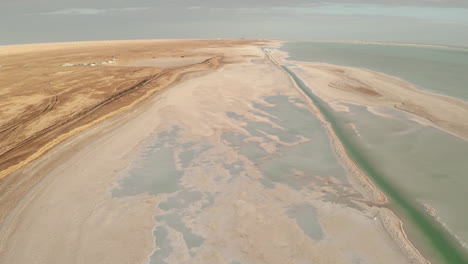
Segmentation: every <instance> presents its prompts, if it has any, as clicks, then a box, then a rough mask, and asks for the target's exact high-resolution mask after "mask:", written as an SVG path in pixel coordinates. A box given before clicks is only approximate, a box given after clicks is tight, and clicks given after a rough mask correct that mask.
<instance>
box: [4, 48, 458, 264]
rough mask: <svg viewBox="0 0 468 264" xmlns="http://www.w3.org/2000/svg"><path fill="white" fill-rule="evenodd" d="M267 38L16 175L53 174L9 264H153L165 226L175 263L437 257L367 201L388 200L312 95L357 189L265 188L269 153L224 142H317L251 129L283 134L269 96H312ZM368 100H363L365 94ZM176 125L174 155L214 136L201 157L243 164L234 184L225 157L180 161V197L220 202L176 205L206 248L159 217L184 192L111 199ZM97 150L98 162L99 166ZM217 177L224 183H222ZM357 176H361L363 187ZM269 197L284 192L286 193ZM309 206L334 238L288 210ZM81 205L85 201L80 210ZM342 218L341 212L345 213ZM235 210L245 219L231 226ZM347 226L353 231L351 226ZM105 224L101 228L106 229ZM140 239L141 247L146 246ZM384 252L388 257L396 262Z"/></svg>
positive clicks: (32, 192)
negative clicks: (254, 127) (265, 47)
mask: <svg viewBox="0 0 468 264" xmlns="http://www.w3.org/2000/svg"><path fill="white" fill-rule="evenodd" d="M257 45H258V44H257ZM257 45H254V44H251V45H247V44H242V45H239V46H237V47H236V46H235V45H234V46H233V47H230V49H229V50H225V49H222V47H205V48H204V49H205V51H204V52H205V53H211V54H223V53H224V54H223V58H224V59H223V60H221V61H218V62H219V63H221V65H220V66H217V63H215V66H212V67H201V68H199V69H197V70H198V71H201V73H196V74H194V73H188V74H186V75H185V77H181V78H182V81H181V82H177V83H176V82H175V80H178V79H180V77H175V76H179V75H177V74H176V75H172V77H171V78H173V79H171V78H170V79H169V80H168V81H167V83H168V84H171V88H170V89H165V90H164V91H162V92H158V93H157V94H156V95H155V92H148V93H147V94H146V95H145V96H143V97H140V99H138V100H135V101H134V103H132V104H130V105H128V106H127V107H126V108H121V110H119V112H116V113H114V114H112V116H113V117H112V118H104V117H103V119H96V121H95V122H96V123H98V122H99V124H97V125H93V126H91V125H90V126H88V127H86V128H87V129H86V130H84V127H82V128H81V129H80V130H79V131H78V132H80V133H74V132H77V131H73V135H72V134H69V135H68V136H66V137H65V138H61V141H60V142H62V143H60V144H58V143H59V142H57V144H55V145H54V148H49V149H51V150H50V151H49V152H47V153H46V154H45V155H43V156H41V157H39V158H38V157H35V158H37V159H35V160H34V161H32V160H31V161H32V162H31V163H29V164H28V165H26V166H24V168H23V169H21V170H19V171H17V172H15V173H14V174H12V175H11V176H18V177H21V174H23V176H22V177H23V179H24V178H27V177H25V176H24V175H40V174H42V175H43V176H44V178H43V179H42V180H40V181H38V182H37V183H34V184H31V185H27V184H26V185H25V186H23V188H25V190H23V191H21V192H22V193H23V194H22V195H21V196H18V201H19V203H18V206H15V208H14V209H13V211H12V212H11V213H9V214H8V216H7V218H5V220H4V221H3V222H2V227H1V228H0V235H1V240H0V245H1V248H2V249H3V250H2V251H0V260H2V261H6V262H5V263H7V262H8V263H30V262H31V261H36V263H63V262H67V263H90V262H91V263H95V262H96V261H99V262H100V263H128V262H131V263H145V262H148V263H151V259H152V257H153V258H154V256H155V254H159V253H158V252H159V251H158V250H159V249H158V248H160V247H159V246H158V243H160V241H159V240H158V239H157V238H155V236H154V235H153V231H154V232H156V231H158V230H164V229H165V230H166V231H167V230H168V231H167V232H168V233H167V236H168V237H169V239H170V241H171V242H170V247H172V248H173V250H174V251H175V252H177V254H173V255H170V256H168V257H167V259H166V260H169V261H170V262H169V263H207V262H208V263H219V261H227V260H229V259H231V260H234V259H236V260H242V261H247V262H252V261H266V262H268V263H287V261H288V258H289V260H291V259H295V260H298V261H299V260H300V261H319V262H320V261H332V262H333V263H349V261H351V260H352V259H353V255H352V254H357V255H359V257H360V258H363V259H366V260H368V261H371V262H372V261H373V262H374V263H375V261H379V263H384V262H385V261H386V262H387V263H396V262H397V263H404V262H405V261H407V262H408V263H427V261H426V260H425V259H424V258H423V257H422V256H421V255H420V254H419V252H418V251H417V250H416V249H415V248H414V247H413V246H412V245H411V243H409V242H408V240H407V238H406V235H405V234H404V231H403V230H402V227H401V225H402V224H401V222H400V220H399V219H398V218H397V217H396V216H395V215H394V214H393V213H392V212H391V211H389V210H388V209H384V208H376V207H369V206H367V205H366V203H365V202H364V203H360V202H359V201H360V200H361V201H367V202H368V203H369V202H370V203H371V202H381V203H383V202H385V201H386V197H385V195H384V194H383V193H382V192H381V191H380V190H379V189H377V188H376V187H375V185H374V184H373V183H372V182H371V181H370V180H369V179H368V178H367V177H365V175H364V174H363V173H362V172H361V171H360V170H359V168H358V167H357V166H356V165H355V164H354V163H353V162H352V161H351V160H350V159H349V157H347V156H346V154H345V151H344V148H343V145H342V144H341V143H340V141H339V140H338V138H337V137H336V135H335V134H334V132H333V130H332V128H331V127H330V124H328V123H327V122H326V120H325V119H324V117H323V116H322V115H321V114H320V111H319V110H318V109H317V108H316V107H315V106H314V105H313V104H310V102H309V104H307V106H304V105H303V103H297V102H296V104H298V105H299V109H301V107H302V108H304V107H305V108H310V107H311V108H312V110H313V112H314V113H315V115H316V117H317V118H318V119H319V120H320V122H321V123H322V124H323V125H324V126H325V127H326V130H327V132H328V134H329V136H330V138H331V141H332V144H331V146H332V148H333V150H334V152H335V153H336V155H337V156H338V157H339V159H340V160H341V163H343V164H345V165H346V167H347V170H349V171H351V175H349V178H350V179H351V184H352V187H343V186H347V185H346V184H345V183H341V181H342V180H332V181H331V182H335V183H334V184H331V185H328V184H326V185H323V186H322V185H321V184H322V183H321V180H319V181H317V182H313V183H308V185H307V186H310V188H306V189H302V190H300V191H297V190H295V189H294V188H289V187H287V185H282V184H278V183H275V184H274V187H273V188H271V187H270V188H266V187H265V186H264V185H263V184H262V183H260V182H259V179H262V178H264V177H265V175H262V171H261V170H259V168H258V165H257V163H259V162H263V160H258V161H254V160H251V158H247V157H245V155H246V154H242V153H239V152H238V148H236V147H231V146H230V145H229V144H226V143H225V142H226V139H225V138H223V137H224V136H225V135H226V134H225V133H226V132H229V131H237V132H238V133H239V135H245V136H246V137H247V139H246V141H247V142H250V144H257V143H256V142H258V144H259V146H260V148H261V149H262V148H263V149H264V151H265V153H269V152H271V153H275V152H277V151H278V150H279V149H281V148H286V147H294V146H296V145H298V146H299V145H300V144H303V142H307V140H306V141H304V140H303V139H301V140H298V141H295V142H293V143H287V142H283V140H281V139H280V138H281V134H278V135H275V134H270V133H272V132H268V131H266V130H262V133H263V134H262V133H260V135H253V132H252V131H249V130H247V127H246V124H249V122H254V123H255V122H256V123H258V122H263V123H264V124H268V125H270V126H272V127H278V128H281V129H284V128H283V126H285V125H284V124H282V123H280V121H279V120H280V119H279V118H276V117H275V116H274V114H272V113H269V112H266V110H265V109H266V108H265V107H273V106H272V105H274V104H273V103H271V102H268V103H267V102H266V101H265V100H266V99H265V98H274V97H275V96H279V95H281V96H284V97H285V98H288V100H289V101H294V100H302V99H303V98H304V96H303V95H301V94H300V93H298V91H297V89H296V88H297V87H293V86H294V85H293V84H294V82H293V81H292V80H291V79H290V77H289V75H286V74H285V73H284V72H282V71H281V70H280V69H278V67H277V65H275V64H273V63H270V62H269V60H268V58H265V57H264V54H263V52H262V51H261V50H260V49H259V47H258V46H257ZM269 45H278V43H277V42H272V43H269ZM201 50H203V48H202V49H201ZM189 71H190V72H192V71H193V69H189ZM259 76H262V77H259ZM252 87H255V89H251V88H252ZM337 94H338V93H337ZM431 98H432V97H431ZM367 99H368V98H366V97H365V96H361V97H358V98H357V99H356V101H357V102H358V100H367ZM143 100H145V101H143ZM288 100H286V101H288ZM428 100H429V99H428ZM137 103H138V106H136V105H137ZM385 103H387V102H385ZM391 103H392V102H391ZM391 103H389V104H391ZM258 104H259V105H264V106H262V107H263V108H258V107H256V106H255V105H258ZM382 104H383V103H382ZM135 106H136V107H135ZM291 107H293V106H291ZM294 107H297V106H294ZM292 109H295V108H292ZM232 112H235V113H236V114H235V115H233V116H243V118H245V120H237V119H236V118H238V117H236V118H228V117H226V115H227V114H226V113H232ZM117 113H118V114H117ZM104 119H106V120H104ZM173 125H175V126H179V127H180V129H181V131H182V132H181V133H182V135H181V136H180V138H179V137H177V138H176V139H175V140H176V141H175V143H171V144H175V145H174V146H172V147H173V148H174V149H175V151H181V150H179V149H178V148H180V147H181V146H182V145H183V144H182V143H186V142H189V140H191V141H193V142H199V141H200V142H201V141H202V140H203V142H207V144H208V145H209V146H210V148H209V151H207V152H206V153H205V152H203V153H201V154H200V155H201V157H202V158H203V159H205V160H216V159H215V157H219V156H221V157H224V159H226V160H230V161H232V162H237V161H242V163H243V164H244V167H243V170H244V172H243V173H241V176H239V177H238V178H236V179H235V180H232V179H227V178H226V180H224V179H223V177H224V176H226V177H227V176H229V172H227V171H228V170H227V169H225V168H220V167H219V164H208V165H207V164H206V163H200V164H197V163H194V164H195V165H193V166H192V167H189V168H188V169H186V168H185V169H184V167H183V166H182V165H181V161H180V160H179V159H180V158H177V159H176V162H175V166H176V168H177V170H180V171H184V173H185V174H183V175H184V176H182V178H181V180H180V183H179V184H180V185H181V186H182V187H183V188H182V189H181V190H180V191H179V192H181V193H183V192H184V191H187V190H197V191H198V192H200V193H202V195H203V196H206V197H211V196H213V197H214V198H213V199H214V202H213V204H212V205H210V207H209V209H204V210H209V211H206V212H204V211H203V210H202V211H200V212H199V213H197V214H195V215H192V216H191V218H190V220H187V219H186V217H182V216H183V215H186V214H188V213H190V212H194V211H197V210H200V208H199V206H200V204H199V203H198V202H195V203H193V204H190V205H189V206H188V207H187V208H186V209H177V210H181V216H180V218H181V219H182V220H181V221H183V225H185V227H186V228H189V229H192V230H198V231H197V232H198V233H197V234H198V235H199V236H201V237H203V238H204V239H205V241H204V243H203V244H202V245H203V246H200V247H199V248H197V247H195V249H193V248H190V246H189V245H188V244H187V243H188V242H187V241H185V237H184V235H185V236H186V235H187V234H185V233H184V232H183V231H180V230H178V229H177V228H176V227H174V226H170V225H167V224H165V222H164V221H163V220H158V216H161V215H164V214H163V213H164V212H163V210H162V209H160V207H161V203H162V202H163V201H164V200H165V199H166V200H167V199H170V198H171V197H176V196H177V194H178V193H177V192H174V193H169V194H164V193H163V194H157V195H152V194H149V193H147V192H146V193H140V194H138V195H133V196H123V197H121V198H116V197H114V196H112V190H115V188H116V186H120V185H121V184H122V179H125V177H128V176H119V177H118V175H117V173H116V172H119V171H120V172H122V171H126V170H129V168H132V166H134V165H132V162H133V161H135V160H137V159H138V157H139V156H141V155H142V154H141V153H142V151H143V150H142V147H143V146H144V144H150V143H144V142H146V141H148V140H149V139H150V138H151V137H155V136H156V138H158V136H157V135H160V133H163V132H164V131H167V129H169V128H170V127H171V126H173ZM442 125H443V124H442ZM442 125H440V126H442ZM449 128H450V129H452V128H451V127H449ZM447 129H448V128H447ZM261 135H264V136H261ZM158 140H162V139H158ZM143 143H144V144H143ZM164 144H169V143H167V142H166V143H164ZM197 144H198V143H197ZM231 144H232V143H231ZM177 153H178V152H177ZM179 154H180V153H179ZM174 155H175V154H174ZM204 155H205V156H204ZM265 155H267V154H265ZM94 157H98V161H96V160H95V158H94ZM140 159H141V158H140ZM200 159H201V158H200ZM226 173H227V174H226ZM306 173H307V172H306ZM303 174H304V172H302V174H301V172H296V174H295V177H299V178H300V177H301V175H302V176H303ZM353 174H354V175H353ZM5 175H6V174H5ZM220 175H221V176H220ZM223 175H224V176H223ZM122 177H123V178H122ZM217 177H221V179H220V180H215V179H217ZM353 177H354V178H355V179H357V182H356V181H354V182H353V180H352V179H353ZM8 179H9V178H7V180H8ZM10 179H11V178H10ZM232 181H233V182H232ZM360 185H361V187H360ZM19 186H21V185H19ZM184 188H185V189H184ZM335 188H336V190H335ZM340 188H345V189H347V190H349V191H350V192H352V193H353V195H362V198H358V199H352V202H351V203H358V204H359V207H360V209H359V210H357V209H355V208H353V207H348V206H343V205H340V204H334V203H330V202H326V201H325V200H324V198H323V197H322V194H323V193H327V192H330V193H333V194H336V193H337V192H338V191H337V190H338V189H340ZM354 189H355V190H354ZM353 190H354V191H353ZM14 191H15V190H14ZM18 191H20V190H18ZM356 191H357V192H356ZM268 197H275V198H276V200H270V199H267V198H268ZM2 198H3V199H6V198H8V196H3V197H0V201H1V202H2V204H3V203H4V202H5V201H4V200H1V199H2ZM304 202H309V203H310V206H313V207H314V208H316V209H315V210H317V211H318V213H317V215H318V216H317V217H318V218H319V219H320V220H318V223H317V226H318V227H315V228H319V229H321V230H322V232H323V233H325V235H326V236H327V239H325V240H322V239H313V238H310V237H308V235H306V234H305V233H306V232H305V231H304V230H302V229H301V228H302V227H301V228H300V225H299V223H300V222H297V221H299V220H297V219H296V220H295V221H296V222H297V224H296V222H294V221H293V220H291V216H287V215H285V214H284V212H283V211H284V208H289V207H290V206H292V208H302V207H300V205H301V204H302V203H304ZM71 204H72V205H75V208H70V205H71ZM155 205H159V207H155ZM44 207H45V208H48V210H46V211H42V209H41V208H44ZM171 210H172V211H170V212H176V213H177V212H178V211H177V210H176V209H171ZM289 210H292V209H291V208H290V209H289ZM295 210H299V209H295ZM301 210H302V209H301ZM197 212H198V211H197ZM2 213H5V211H3V212H2ZM335 214H338V215H340V218H336V217H334V215H335ZM68 215H70V216H73V221H70V222H63V221H62V219H61V217H60V216H68ZM226 215H229V217H230V218H231V219H235V220H236V221H234V222H232V221H230V220H229V218H226V217H225V216H226ZM374 215H378V216H379V218H380V221H375V220H374V217H375V216H374ZM116 217H117V218H116ZM116 219H117V220H116ZM347 221H348V222H347ZM128 223H131V224H130V225H129V224H128ZM298 225H299V226H298ZM347 225H349V227H347V228H344V229H343V226H347ZM47 226H49V227H51V226H52V227H54V229H50V228H47ZM158 228H163V229H158ZM353 228H354V229H355V230H353ZM96 230H102V231H100V232H97V233H96ZM356 230H362V231H364V230H365V234H366V236H364V237H363V238H360V237H359V235H362V234H363V233H360V232H359V231H356ZM94 233H95V234H94ZM63 234H66V235H63ZM130 234H131V235H130ZM210 234H212V235H210ZM350 234H352V237H354V239H355V241H354V242H353V244H352V245H351V244H349V243H347V242H346V237H348V236H349V235H350ZM227 237H229V238H232V239H227ZM155 239H156V241H155ZM366 240H368V241H366ZM44 241H47V243H44ZM133 241H142V242H141V243H140V244H137V243H134V242H133ZM184 241H185V242H184ZM271 241H276V242H275V243H271ZM395 242H396V243H395ZM18 245H22V246H21V247H18ZM287 245H295V246H294V247H295V249H294V252H292V253H291V250H292V248H288V247H287ZM51 247H54V250H55V249H57V248H59V249H60V250H59V251H60V252H61V253H60V254H55V255H54V254H48V253H47V252H48V250H50V248H51ZM343 250H345V253H343V252H342V251H343ZM401 251H403V253H402V252H401ZM24 252H31V253H32V254H29V255H28V254H24ZM109 252H112V253H113V254H108V253H109ZM324 252H325V254H323V253H324ZM337 252H340V253H339V254H338V253H337ZM195 253H196V257H193V258H192V257H191V255H192V254H195ZM290 254H292V255H290ZM36 256H38V257H37V258H35V257H36ZM381 256H386V259H382V258H381Z"/></svg>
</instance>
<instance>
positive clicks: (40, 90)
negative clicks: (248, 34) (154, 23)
mask: <svg viewBox="0 0 468 264" xmlns="http://www.w3.org/2000/svg"><path fill="white" fill-rule="evenodd" d="M247 42H248V41H235V40H233V41H203V40H199V41H197V40H195V41H170V40H166V41H121V42H120V41H117V42H90V43H87V42H84V43H60V44H38V45H18V46H4V47H1V48H0V61H1V63H2V68H0V96H1V98H2V100H1V102H0V138H1V139H2V140H1V141H0V179H2V178H4V177H5V176H8V175H9V174H11V173H12V172H14V171H15V170H17V169H19V168H21V167H22V166H24V165H25V164H27V163H28V162H30V161H32V160H34V159H36V158H37V157H39V156H40V155H42V154H43V153H44V152H46V151H48V150H49V149H51V148H52V147H53V146H55V145H57V144H58V143H60V142H61V141H63V140H64V139H66V138H68V137H70V136H71V135H73V134H75V133H77V132H80V131H82V130H83V129H86V128H87V127H89V126H90V125H92V124H94V123H96V122H99V121H101V120H103V119H105V118H107V117H109V116H112V115H114V114H116V113H118V112H119V111H122V110H125V109H128V108H130V107H131V106H132V105H133V104H135V103H137V102H139V101H141V100H142V99H144V98H146V97H148V96H150V95H151V94H153V93H155V92H157V91H159V90H160V89H162V88H164V87H167V86H168V85H170V84H171V83H174V82H175V81H176V80H178V79H180V77H181V75H182V74H185V73H187V72H193V71H200V70H206V69H213V68H216V67H217V65H218V64H219V63H220V61H221V60H222V59H223V58H222V57H220V56H219V54H220V53H219V52H213V51H210V50H209V49H206V50H205V52H204V53H200V48H209V47H211V48H213V47H217V46H223V47H228V46H230V45H242V44H245V43H247ZM194 51H195V52H194ZM201 55H203V56H204V57H203V58H208V57H209V58H210V59H204V60H203V61H201V62H200V61H199V60H197V61H195V63H194V64H188V65H185V66H183V65H177V67H175V68H169V69H162V68H160V67H141V66H134V67H130V66H124V67H122V66H117V65H118V64H120V63H125V62H129V61H134V60H136V61H138V60H141V59H145V58H148V57H150V58H152V57H169V56H174V57H180V56H184V57H186V58H190V57H191V56H195V57H196V58H199V57H200V56H201ZM113 58H115V59H116V61H115V64H109V65H97V66H94V67H92V66H71V67H64V66H62V65H64V64H66V63H71V64H80V63H89V62H101V61H112V59H113ZM189 62H192V61H189ZM226 62H227V60H226V61H225V62H223V63H226ZM2 180H3V179H2ZM14 182H15V183H17V181H16V180H15V179H4V180H3V182H2V184H1V185H0V194H1V195H2V196H8V195H10V192H9V191H8V190H12V189H17V188H16V187H14V186H15V185H14ZM14 200H15V199H3V200H2V205H3V206H7V207H9V206H11V205H8V204H4V203H10V201H14ZM6 201H9V202H6ZM0 211H1V213H0V219H1V217H2V216H3V212H4V211H5V210H0Z"/></svg>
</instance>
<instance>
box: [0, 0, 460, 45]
mask: <svg viewBox="0 0 468 264" xmlns="http://www.w3.org/2000/svg"><path fill="white" fill-rule="evenodd" d="M237 37H245V38H301V39H337V40H371V41H394V42H412V43H432V44H448V45H463V46H468V1H467V0H407V1H404V0H396V1H392V0H361V1H358V0H351V1H345V0H330V1H310V0H309V1H305V0H289V1H284V0H270V1H267V0H261V1H254V0H238V1H228V0H199V1H195V0H173V1H154V0H152V1H150V0H133V1H130V0H127V1H124V0H101V1H95V0H93V1H91V0H1V2H0V45H4V44H19V43H36V42H61V41H80V40H113V39H159V38H237Z"/></svg>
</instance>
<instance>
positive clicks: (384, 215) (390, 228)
mask: <svg viewBox="0 0 468 264" xmlns="http://www.w3.org/2000/svg"><path fill="white" fill-rule="evenodd" d="M266 54H267V56H268V57H269V58H270V59H271V60H272V61H273V62H274V63H275V64H276V65H278V67H281V66H280V64H278V62H277V61H276V60H275V59H274V58H272V57H271V55H269V54H268V53H266ZM285 74H289V73H287V72H285ZM291 81H292V82H295V81H294V79H291ZM296 88H297V89H300V88H299V87H297V84H296ZM304 96H305V97H307V95H305V94H304ZM309 103H310V105H311V106H312V108H313V111H314V113H315V115H316V116H317V117H318V118H319V119H320V121H321V122H322V124H323V126H324V127H326V129H327V131H328V134H329V136H330V139H331V141H332V144H333V146H334V148H335V153H336V154H337V156H338V157H339V158H340V159H341V161H342V162H343V163H344V164H346V167H347V168H348V169H349V170H350V171H351V173H352V174H353V176H354V177H356V179H355V180H357V182H356V185H355V186H356V187H355V188H357V189H361V193H364V194H365V195H367V197H366V198H367V199H369V200H371V201H372V202H374V203H377V204H385V203H387V202H388V198H387V197H386V196H385V194H384V193H383V192H382V191H381V190H380V189H379V188H378V187H377V186H376V185H375V184H374V183H373V182H372V180H371V179H370V178H369V177H368V176H367V175H366V174H365V173H364V172H363V171H362V170H361V169H359V167H358V166H357V165H356V164H355V163H354V162H353V161H352V160H351V159H350V158H349V157H348V155H347V154H346V150H345V148H344V146H343V144H342V143H341V141H340V139H339V138H338V137H337V135H336V134H335V131H334V130H333V128H332V126H331V125H330V123H329V122H328V121H327V120H326V118H325V117H324V116H323V115H322V113H321V112H320V110H319V109H318V108H317V106H316V105H315V104H314V102H312V100H310V102H309ZM379 214H380V220H381V221H382V223H383V225H384V226H385V228H386V230H387V232H388V233H389V234H390V235H391V236H392V238H393V239H394V241H395V242H396V243H397V244H398V245H399V246H400V248H401V250H402V251H404V252H405V254H406V255H407V256H408V258H409V259H410V262H411V263H430V262H429V261H428V260H426V259H425V258H424V256H422V255H421V253H420V252H419V251H418V250H417V249H416V247H415V246H414V245H413V244H412V243H411V241H409V239H408V237H407V235H406V233H405V231H404V229H403V223H402V222H401V220H400V219H399V218H398V217H397V216H396V215H395V214H394V213H393V212H392V211H391V210H388V209H385V208H380V210H379Z"/></svg>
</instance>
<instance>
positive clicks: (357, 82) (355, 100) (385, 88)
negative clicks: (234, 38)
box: [274, 50, 468, 140]
mask: <svg viewBox="0 0 468 264" xmlns="http://www.w3.org/2000/svg"><path fill="white" fill-rule="evenodd" d="M274 54H275V56H277V57H278V59H279V60H280V61H282V60H284V61H285V63H287V61H288V60H287V58H288V55H287V53H285V52H282V51H279V50H275V51H274ZM291 63H293V64H294V65H296V66H298V67H297V68H293V70H294V72H295V73H296V74H297V75H298V76H300V78H301V79H303V80H305V82H306V83H307V84H309V87H311V88H312V89H313V91H314V93H316V94H317V95H318V96H319V97H321V98H323V99H325V100H326V101H328V102H330V103H331V104H333V105H339V103H351V104H356V105H362V106H367V107H369V108H372V107H382V106H383V107H389V108H395V109H398V110H401V111H404V112H407V113H410V114H413V115H415V117H416V118H415V119H414V120H415V121H417V122H419V123H421V124H423V125H431V126H433V127H436V128H438V129H441V130H443V131H445V132H448V133H451V134H452V135H455V136H457V137H460V138H462V139H464V140H468V123H467V122H464V121H465V120H466V116H467V115H468V102H466V101H463V100H461V99H457V98H453V97H450V96H446V95H441V94H436V93H432V92H429V91H422V90H419V89H417V88H416V87H415V86H414V85H412V84H410V83H407V82H405V81H403V80H401V79H398V78H396V77H393V76H389V75H386V74H382V73H378V72H374V71H371V70H368V69H361V68H356V67H346V66H338V65H332V64H325V63H312V62H299V61H291ZM336 110H338V109H336Z"/></svg>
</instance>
